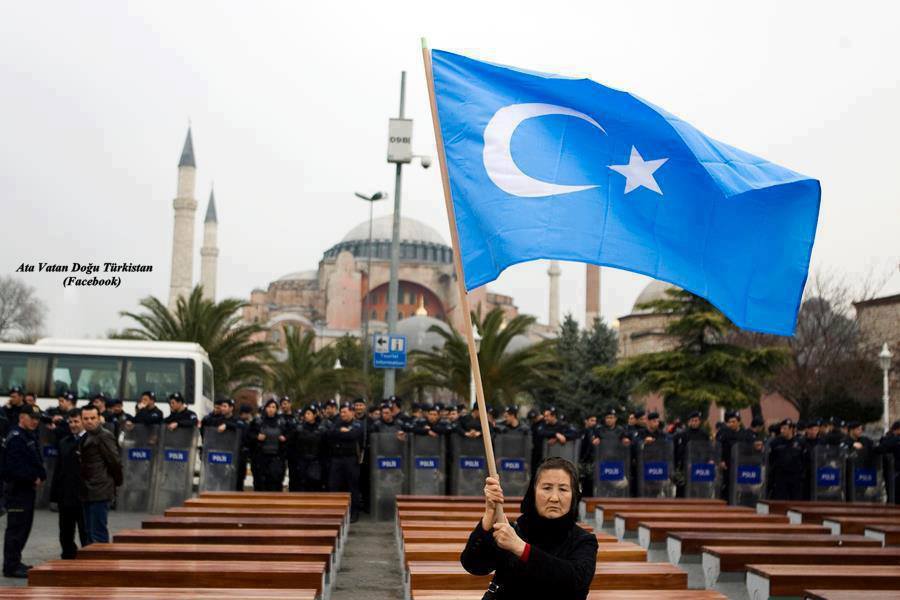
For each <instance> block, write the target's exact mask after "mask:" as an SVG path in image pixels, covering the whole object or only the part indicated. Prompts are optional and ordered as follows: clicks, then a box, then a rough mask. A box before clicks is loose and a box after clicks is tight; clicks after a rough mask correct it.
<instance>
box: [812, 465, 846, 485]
mask: <svg viewBox="0 0 900 600" xmlns="http://www.w3.org/2000/svg"><path fill="white" fill-rule="evenodd" d="M840 484H841V471H840V469H838V468H836V467H819V468H818V470H817V471H816V485H817V486H819V487H831V486H835V485H840Z"/></svg>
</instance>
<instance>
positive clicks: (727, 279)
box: [431, 50, 821, 335]
mask: <svg viewBox="0 0 900 600" xmlns="http://www.w3.org/2000/svg"><path fill="white" fill-rule="evenodd" d="M431 57H432V74H433V86H434V94H435V102H436V105H437V109H438V118H439V121H440V132H441V137H442V138H443V143H444V150H445V155H446V168H447V175H448V177H449V182H450V191H451V196H452V202H453V211H454V215H455V218H456V224H457V229H458V232H459V239H460V255H461V259H462V265H463V270H464V272H465V284H466V288H467V289H470V290H471V289H473V288H476V287H478V286H480V285H483V284H485V283H487V282H489V281H492V280H494V279H496V278H497V277H498V276H499V275H500V273H501V272H502V271H503V270H504V269H506V268H507V267H509V266H511V265H514V264H516V263H520V262H525V261H530V260H536V259H542V258H543V259H558V260H570V261H579V262H587V263H593V264H598V265H604V266H611V267H617V268H620V269H625V270H628V271H634V272H636V273H643V274H645V275H649V276H651V277H655V278H657V279H661V280H664V281H668V282H670V283H673V284H676V285H678V286H680V287H682V288H684V289H686V290H689V291H691V292H694V293H695V294H698V295H700V296H703V297H704V298H706V299H708V300H709V301H710V302H712V303H713V304H714V305H716V306H717V307H718V308H719V309H721V310H722V312H724V313H725V314H726V315H727V316H728V317H729V318H730V319H731V320H732V321H733V322H734V323H735V324H736V325H738V326H739V327H742V328H744V329H749V330H754V331H761V332H766V333H775V334H780V335H791V334H792V333H793V331H794V327H795V325H796V319H797V310H798V308H799V305H800V299H801V296H802V294H803V288H804V285H805V284H806V278H807V274H808V270H809V260H810V254H811V252H812V247H813V241H814V240H815V233H816V224H817V221H818V214H819V201H820V197H821V190H820V186H819V182H818V181H817V180H815V179H812V178H809V177H806V176H805V175H801V174H799V173H796V172H794V171H791V170H789V169H785V168H784V167H780V166H778V165H775V164H773V163H771V162H768V161H766V160H763V159H761V158H758V157H756V156H753V155H751V154H749V153H747V152H743V151H741V150H738V149H737V148H733V147H731V146H728V145H727V144H723V143H721V142H718V141H716V140H713V139H711V138H709V137H707V136H705V135H704V134H703V133H701V132H700V131H698V130H697V129H695V128H694V127H692V126H691V125H689V124H688V123H686V122H685V121H683V120H681V119H679V118H677V117H675V116H673V115H671V114H669V113H668V112H666V111H664V110H662V109H660V108H658V107H656V106H654V105H652V104H650V103H649V102H646V101H644V100H641V99H640V98H638V97H636V96H634V95H632V94H629V93H626V92H622V91H619V90H614V89H611V88H608V87H605V86H603V85H600V84H599V83H596V82H594V81H591V80H589V79H570V78H564V77H558V76H553V75H546V74H540V73H534V72H530V71H524V70H521V69H514V68H511V67H503V66H499V65H495V64H489V63H485V62H480V61H477V60H473V59H471V58H467V57H464V56H460V55H458V54H452V53H449V52H443V51H440V50H433V51H432V52H431Z"/></svg>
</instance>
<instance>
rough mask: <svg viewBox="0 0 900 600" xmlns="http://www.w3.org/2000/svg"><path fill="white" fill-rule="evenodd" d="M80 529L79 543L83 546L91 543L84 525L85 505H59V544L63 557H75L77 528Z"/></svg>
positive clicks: (76, 551)
mask: <svg viewBox="0 0 900 600" xmlns="http://www.w3.org/2000/svg"><path fill="white" fill-rule="evenodd" d="M76 529H77V530H78V542H79V543H78V545H80V546H81V547H82V548H84V547H85V546H87V545H88V544H89V543H90V539H89V538H88V535H87V528H86V527H85V526H84V507H83V506H81V504H80V503H79V504H74V505H62V504H60V505H59V545H60V547H61V548H62V558H65V559H71V558H75V555H76V554H77V553H78V545H76V544H75V530H76Z"/></svg>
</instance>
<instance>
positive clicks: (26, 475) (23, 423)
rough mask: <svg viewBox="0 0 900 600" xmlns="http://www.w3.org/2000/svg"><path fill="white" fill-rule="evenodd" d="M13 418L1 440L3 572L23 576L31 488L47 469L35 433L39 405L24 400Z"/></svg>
mask: <svg viewBox="0 0 900 600" xmlns="http://www.w3.org/2000/svg"><path fill="white" fill-rule="evenodd" d="M17 418H18V422H17V423H16V424H15V425H13V427H12V429H11V430H10V431H9V433H8V434H7V435H6V438H5V440H4V447H5V452H4V453H3V464H2V469H0V473H2V477H3V488H4V496H5V499H6V510H7V516H6V535H5V536H4V540H3V575H4V577H15V578H19V579H27V578H28V569H29V568H31V567H29V566H28V565H26V564H23V563H22V550H24V549H25V543H26V542H27V541H28V535H29V534H30V533H31V525H32V523H33V522H34V502H35V496H36V492H35V489H36V488H37V486H38V485H40V484H41V483H43V482H44V481H45V480H46V479H47V472H46V471H45V470H44V461H43V459H42V458H41V448H40V443H39V441H38V436H37V428H38V426H39V425H40V422H41V409H40V408H38V407H37V406H35V405H33V404H27V405H25V406H22V407H20V408H19V409H18V411H17Z"/></svg>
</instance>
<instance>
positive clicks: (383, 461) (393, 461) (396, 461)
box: [378, 456, 402, 470]
mask: <svg viewBox="0 0 900 600" xmlns="http://www.w3.org/2000/svg"><path fill="white" fill-rule="evenodd" d="M401 465H402V462H401V460H400V457H399V456H382V457H380V458H379V459H378V468H379V469H382V470H384V469H399V468H400V467H401Z"/></svg>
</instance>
